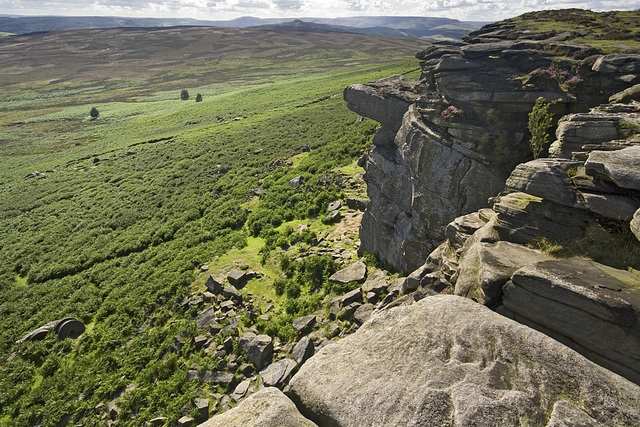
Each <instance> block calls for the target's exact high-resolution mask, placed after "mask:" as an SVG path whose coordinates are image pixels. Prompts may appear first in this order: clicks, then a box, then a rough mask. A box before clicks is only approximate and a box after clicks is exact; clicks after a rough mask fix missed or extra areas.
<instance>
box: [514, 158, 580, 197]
mask: <svg viewBox="0 0 640 427" xmlns="http://www.w3.org/2000/svg"><path fill="white" fill-rule="evenodd" d="M580 166H582V163H581V162H573V161H569V160H566V159H537V160H533V161H530V162H527V163H522V164H519V165H518V166H516V168H515V169H514V170H513V172H511V175H510V176H509V179H507V182H506V184H505V186H506V187H507V188H508V189H511V190H515V191H521V192H523V193H527V194H530V195H532V196H537V197H541V198H543V199H545V200H546V201H549V202H554V203H557V204H560V205H563V206H568V207H575V208H582V209H584V206H583V204H582V203H581V202H580V201H579V200H578V193H577V192H576V190H575V189H574V187H573V183H572V181H571V178H570V176H569V171H570V170H573V173H575V172H576V170H577V168H578V167H580Z"/></svg>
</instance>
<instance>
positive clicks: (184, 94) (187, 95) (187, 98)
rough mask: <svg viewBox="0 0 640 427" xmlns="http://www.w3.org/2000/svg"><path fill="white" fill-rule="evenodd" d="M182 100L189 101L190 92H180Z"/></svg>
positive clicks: (183, 90) (184, 90)
mask: <svg viewBox="0 0 640 427" xmlns="http://www.w3.org/2000/svg"><path fill="white" fill-rule="evenodd" d="M180 99H182V100H183V101H187V100H189V91H188V90H186V89H182V92H180Z"/></svg>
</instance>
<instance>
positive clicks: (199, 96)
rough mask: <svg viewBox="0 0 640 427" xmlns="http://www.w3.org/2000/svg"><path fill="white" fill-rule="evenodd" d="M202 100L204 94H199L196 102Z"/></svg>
mask: <svg viewBox="0 0 640 427" xmlns="http://www.w3.org/2000/svg"><path fill="white" fill-rule="evenodd" d="M200 101H202V95H200V94H197V95H196V102H200Z"/></svg>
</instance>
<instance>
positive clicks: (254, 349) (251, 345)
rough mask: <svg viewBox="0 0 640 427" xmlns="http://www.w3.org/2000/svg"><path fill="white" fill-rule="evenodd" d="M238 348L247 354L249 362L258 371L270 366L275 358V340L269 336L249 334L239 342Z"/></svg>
mask: <svg viewBox="0 0 640 427" xmlns="http://www.w3.org/2000/svg"><path fill="white" fill-rule="evenodd" d="M238 348H239V349H240V350H242V351H244V352H245V353H246V354H247V357H248V359H249V361H250V362H251V363H253V364H254V366H255V367H256V368H258V369H262V368H264V367H266V366H268V365H269V364H270V363H271V359H272V358H273V340H272V339H271V337H270V336H269V335H256V334H254V333H252V332H248V333H246V334H244V335H243V336H242V337H240V339H239V340H238Z"/></svg>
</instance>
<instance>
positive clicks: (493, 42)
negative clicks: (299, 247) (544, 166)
mask: <svg viewBox="0 0 640 427" xmlns="http://www.w3.org/2000/svg"><path fill="white" fill-rule="evenodd" d="M487 34H491V37H489V38H487V37H485V36H486V35H487ZM529 36H530V35H529ZM500 37H502V39H500ZM468 41H469V43H461V44H460V45H458V44H435V45H431V46H429V47H428V48H427V49H425V50H424V51H423V52H421V53H419V54H418V55H417V57H418V58H419V59H420V60H422V62H421V67H422V75H421V77H420V80H419V81H411V80H408V79H405V78H403V77H401V76H393V77H390V78H387V79H383V80H381V81H378V82H371V83H368V84H366V85H362V84H358V85H353V86H350V87H348V88H347V89H346V90H345V92H344V98H345V100H346V102H347V105H348V107H349V108H350V109H352V110H353V111H355V112H357V113H358V114H361V115H364V116H367V117H370V118H372V119H374V120H377V121H379V122H380V123H381V125H382V126H381V128H380V129H379V131H378V132H377V134H376V136H375V138H374V140H373V148H372V150H370V152H369V153H368V154H367V155H366V156H365V158H364V163H363V164H364V167H365V169H366V171H367V173H366V175H365V181H366V183H367V192H368V194H369V197H370V198H371V202H370V204H369V206H368V207H367V210H366V211H365V214H364V217H363V220H362V225H361V229H360V239H361V244H362V247H361V249H362V250H363V251H367V252H370V253H373V254H374V255H376V256H377V257H378V258H380V259H382V260H384V261H385V262H387V263H389V264H391V265H392V266H394V267H395V268H396V269H398V270H401V271H413V270H414V269H415V268H417V267H418V266H419V265H421V264H422V263H423V262H424V260H425V259H426V257H427V256H428V255H429V253H430V252H431V251H432V250H433V249H434V248H435V247H436V246H437V245H438V244H439V243H440V242H441V241H442V240H444V238H445V226H446V225H447V224H448V223H449V222H450V221H452V220H453V219H454V218H455V217H457V216H460V215H463V214H467V213H470V212H473V211H476V210H478V209H480V208H482V207H485V206H487V205H488V203H487V199H488V198H489V197H491V196H493V195H495V194H497V193H498V192H500V191H501V190H502V189H503V187H504V183H505V181H506V179H507V178H508V177H509V174H510V173H511V171H512V170H513V169H514V168H515V166H516V165H518V164H519V163H521V162H523V161H525V160H527V157H528V156H530V150H529V147H528V145H529V134H528V130H527V122H528V113H529V112H530V111H531V109H532V106H533V104H534V102H535V100H536V99H537V98H539V97H542V98H544V99H546V100H547V101H550V102H551V101H556V103H555V104H554V105H553V109H552V111H553V113H554V114H555V115H556V117H559V116H561V115H563V114H565V113H567V112H572V111H586V109H587V108H588V107H589V106H593V105H597V104H598V103H602V102H606V100H607V99H608V96H609V95H608V94H611V93H613V92H614V91H617V90H623V89H625V88H627V87H628V86H629V85H630V83H633V82H636V81H637V80H638V73H640V57H639V56H638V55H617V56H616V55H613V56H591V57H589V58H588V59H578V58H577V57H575V56H576V55H578V54H577V53H576V52H581V53H580V54H581V55H584V54H585V52H584V51H583V50H581V49H580V47H576V46H574V47H575V49H569V50H568V51H567V50H566V49H564V50H563V49H558V46H557V43H555V42H554V41H552V40H531V39H528V38H526V37H525V35H524V34H513V33H508V32H506V33H504V34H503V35H502V36H500V35H499V34H497V33H496V32H495V31H487V30H486V29H485V30H483V32H479V33H476V34H473V35H472V36H471V37H470V38H469V39H468ZM567 46H568V47H571V45H567ZM583 47H584V46H583ZM567 49H568V48H567ZM591 53H593V52H591ZM572 55H573V56H574V57H572ZM562 66H563V67H565V68H566V69H570V70H573V71H572V72H574V73H575V75H574V76H573V77H575V78H568V77H567V73H568V71H565V70H563V69H561V68H557V67H562ZM563 73H564V74H563ZM634 73H635V74H634ZM604 90H606V92H605V91H604ZM599 129H600V130H602V136H603V137H605V138H609V137H611V136H614V135H613V129H609V128H608V129H606V130H605V129H604V128H602V127H600V128H599ZM582 131H583V133H584V132H586V133H589V134H590V136H591V138H592V139H593V140H595V139H597V137H598V135H595V134H593V133H591V132H589V129H586V128H585V129H583V130H582ZM578 133H580V131H579V132H578ZM619 134H620V133H619V132H616V135H615V136H616V137H617V136H618V135H619ZM579 136H580V135H578V134H576V138H578V137H579ZM567 138H568V139H570V138H569V135H568V134H567ZM574 139H575V138H574ZM609 139H611V138H609ZM567 141H568V140H567ZM567 149H568V148H565V149H564V150H565V151H566V150H567ZM556 151H557V150H556Z"/></svg>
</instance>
